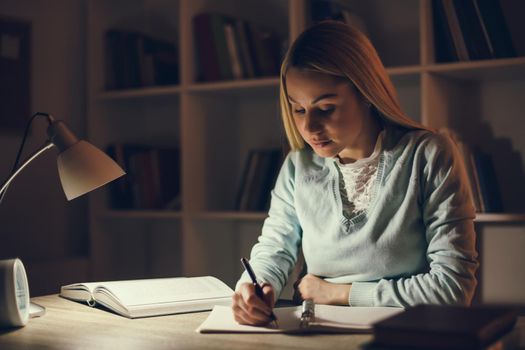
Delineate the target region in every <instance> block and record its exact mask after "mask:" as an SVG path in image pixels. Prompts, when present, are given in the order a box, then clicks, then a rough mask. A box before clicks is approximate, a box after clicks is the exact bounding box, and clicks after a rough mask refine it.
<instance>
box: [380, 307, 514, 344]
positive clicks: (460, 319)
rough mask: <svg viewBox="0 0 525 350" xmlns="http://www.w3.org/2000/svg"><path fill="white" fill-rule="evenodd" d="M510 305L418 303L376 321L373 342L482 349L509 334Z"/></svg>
mask: <svg viewBox="0 0 525 350" xmlns="http://www.w3.org/2000/svg"><path fill="white" fill-rule="evenodd" d="M516 320H517V312H516V310H514V309H513V308H510V307H490V306H475V307H464V306H450V305H417V306H415V307H412V308H408V309H406V310H405V311H404V312H402V313H399V314H397V315H395V316H392V317H390V318H387V319H385V320H382V321H379V322H378V323H376V324H374V326H373V332H374V339H373V344H375V345H376V346H392V347H402V348H424V349H450V350H454V349H458V350H459V349H461V350H468V349H479V348H482V347H484V346H486V345H489V344H491V343H493V342H494V341H496V340H497V339H499V338H500V337H502V336H503V335H505V334H506V333H508V332H509V331H510V330H511V329H512V328H513V327H514V325H515V323H516Z"/></svg>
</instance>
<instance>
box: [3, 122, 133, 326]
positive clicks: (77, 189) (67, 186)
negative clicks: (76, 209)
mask: <svg viewBox="0 0 525 350" xmlns="http://www.w3.org/2000/svg"><path fill="white" fill-rule="evenodd" d="M38 116H43V117H46V119H47V121H48V122H49V126H48V128H47V134H48V137H49V140H47V141H46V142H45V143H44V145H43V146H42V147H41V148H40V149H38V150H37V151H36V152H35V153H33V154H32V155H31V156H29V157H28V158H27V159H26V160H25V161H24V162H23V163H22V164H21V165H20V166H18V162H19V160H20V155H21V154H22V150H23V148H24V143H25V141H26V138H27V134H28V131H29V128H30V126H31V123H32V122H33V120H34V119H35V118H36V117H38ZM53 146H54V147H56V148H57V149H58V151H59V154H58V159H57V164H58V173H59V175H60V182H61V183H62V188H63V190H64V193H65V195H66V198H67V200H72V199H74V198H77V197H79V196H82V195H83V194H86V193H88V192H90V191H93V190H94V189H96V188H98V187H100V186H103V185H105V184H107V183H108V182H110V181H113V180H115V179H117V178H119V177H121V176H122V175H124V174H125V172H124V171H123V170H122V168H120V166H118V165H117V163H115V161H113V160H112V159H111V158H110V157H108V156H107V155H106V154H105V153H103V152H102V151H101V150H99V149H98V148H96V147H95V146H93V145H92V144H90V143H88V142H86V141H82V140H79V139H78V138H77V137H76V136H75V135H74V134H73V133H72V132H71V131H70V130H69V128H68V127H67V126H66V124H64V122H62V121H60V120H55V119H54V118H53V117H52V116H51V115H49V114H47V113H40V112H38V113H36V114H35V115H33V117H32V118H31V120H30V121H29V122H28V124H27V127H26V130H25V133H24V138H23V139H22V144H21V145H20V149H19V150H18V154H17V156H16V160H15V164H14V166H13V170H12V171H11V174H10V175H9V177H8V178H7V180H6V181H5V182H4V183H3V184H2V187H1V188H0V203H1V202H2V199H3V198H4V195H5V193H6V191H7V188H8V187H9V184H10V183H11V182H12V181H13V179H14V178H15V177H16V176H17V175H18V174H19V173H20V172H21V171H22V170H23V169H24V168H25V167H26V166H27V165H28V164H29V163H31V162H32V161H33V160H34V159H36V158H37V157H38V156H40V155H41V154H42V153H44V152H45V151H47V150H48V149H50V148H52V147H53ZM0 291H1V293H0V328H1V327H3V326H8V327H12V326H24V325H25V324H26V323H27V320H28V318H29V315H30V309H34V310H35V314H39V313H40V314H43V312H44V311H45V309H44V308H42V307H40V306H38V305H35V304H33V303H30V302H29V287H28V284H27V276H26V273H25V269H24V266H23V264H22V262H21V261H20V260H19V259H10V260H0Z"/></svg>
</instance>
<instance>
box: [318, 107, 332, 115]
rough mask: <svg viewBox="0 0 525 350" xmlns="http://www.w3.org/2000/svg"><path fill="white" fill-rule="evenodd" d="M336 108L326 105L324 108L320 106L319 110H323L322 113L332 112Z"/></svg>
mask: <svg viewBox="0 0 525 350" xmlns="http://www.w3.org/2000/svg"><path fill="white" fill-rule="evenodd" d="M334 109H335V107H324V108H319V111H321V113H325V114H326V113H330V112H332V111H333V110H334Z"/></svg>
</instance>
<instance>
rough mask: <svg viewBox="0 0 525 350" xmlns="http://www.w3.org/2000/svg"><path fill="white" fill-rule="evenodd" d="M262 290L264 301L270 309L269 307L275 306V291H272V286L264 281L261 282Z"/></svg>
mask: <svg viewBox="0 0 525 350" xmlns="http://www.w3.org/2000/svg"><path fill="white" fill-rule="evenodd" d="M262 290H263V296H264V297H263V298H264V302H265V303H266V305H268V306H269V307H270V311H271V309H272V308H273V307H274V306H275V293H274V292H273V287H272V285H271V284H270V283H266V282H265V283H263V284H262Z"/></svg>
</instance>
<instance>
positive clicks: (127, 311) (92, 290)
mask: <svg viewBox="0 0 525 350" xmlns="http://www.w3.org/2000/svg"><path fill="white" fill-rule="evenodd" d="M232 294H233V290H232V289H231V288H230V287H228V286H227V285H226V284H225V283H224V282H222V281H221V280H219V279H217V278H215V277H212V276H203V277H175V278H158V279H142V280H129V281H108V282H91V283H75V284H70V285H67V286H62V288H61V289H60V296H61V297H64V298H66V299H70V300H75V301H81V302H85V303H87V304H88V305H90V306H95V305H97V304H100V305H102V306H104V307H106V308H108V309H110V310H112V311H114V312H116V313H117V314H120V315H122V316H125V317H129V318H138V317H149V316H160V315H168V314H176V313H184V312H194V311H205V310H211V309H212V308H213V306H215V305H226V306H229V305H231V296H232Z"/></svg>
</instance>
